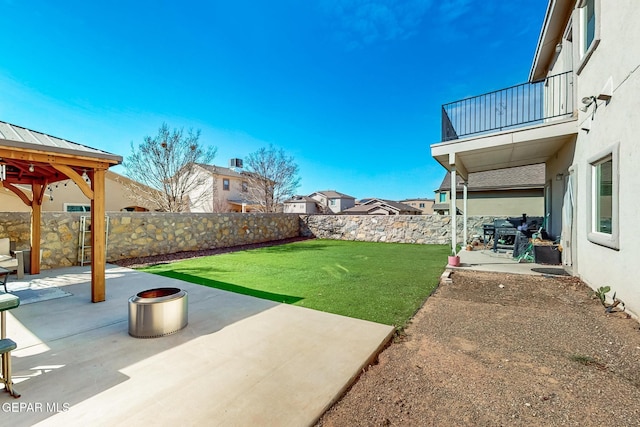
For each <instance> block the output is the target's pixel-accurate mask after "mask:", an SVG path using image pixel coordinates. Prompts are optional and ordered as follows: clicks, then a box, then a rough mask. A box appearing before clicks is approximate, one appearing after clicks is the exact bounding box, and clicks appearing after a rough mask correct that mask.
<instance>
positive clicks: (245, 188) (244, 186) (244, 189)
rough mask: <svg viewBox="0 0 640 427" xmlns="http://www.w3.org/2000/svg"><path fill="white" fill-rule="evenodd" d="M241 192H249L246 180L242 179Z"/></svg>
mask: <svg viewBox="0 0 640 427" xmlns="http://www.w3.org/2000/svg"><path fill="white" fill-rule="evenodd" d="M242 192H243V193H248V192H249V183H248V182H247V181H242Z"/></svg>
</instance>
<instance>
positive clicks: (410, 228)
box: [300, 215, 494, 244]
mask: <svg viewBox="0 0 640 427" xmlns="http://www.w3.org/2000/svg"><path fill="white" fill-rule="evenodd" d="M457 219H458V224H457V226H458V242H462V237H463V230H462V225H463V223H462V216H459V217H458V218H457ZM493 220H494V217H490V216H474V217H469V218H467V233H468V236H467V237H468V239H471V238H472V237H473V235H474V234H479V235H482V233H483V229H482V224H488V223H493ZM300 234H301V235H302V236H307V237H313V236H315V237H317V238H321V239H333V240H361V241H366V242H399V243H418V244H448V243H450V242H451V217H450V216H448V215H389V216H382V215H381V216H375V215H301V216H300Z"/></svg>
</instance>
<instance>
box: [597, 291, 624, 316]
mask: <svg viewBox="0 0 640 427" xmlns="http://www.w3.org/2000/svg"><path fill="white" fill-rule="evenodd" d="M610 291H611V286H600V287H599V288H598V289H596V290H595V291H592V292H591V297H592V298H597V299H599V300H600V303H601V304H602V306H603V307H604V308H605V312H607V313H612V312H613V310H614V309H615V308H616V307H622V310H621V311H624V309H625V306H624V302H622V300H621V299H619V298H616V292H614V293H613V297H612V298H611V299H612V301H613V302H612V303H611V304H608V303H607V293H608V292H610Z"/></svg>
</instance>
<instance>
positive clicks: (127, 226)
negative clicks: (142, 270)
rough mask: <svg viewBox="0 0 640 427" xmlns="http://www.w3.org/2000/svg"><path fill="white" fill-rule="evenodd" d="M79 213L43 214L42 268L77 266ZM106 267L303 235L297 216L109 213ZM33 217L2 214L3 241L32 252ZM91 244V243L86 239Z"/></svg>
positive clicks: (0, 234)
mask: <svg viewBox="0 0 640 427" xmlns="http://www.w3.org/2000/svg"><path fill="white" fill-rule="evenodd" d="M81 215H82V214H79V213H66V212H43V214H42V221H41V227H42V235H41V249H42V264H41V266H42V268H43V269H46V268H56V267H66V266H70V265H77V264H78V260H79V256H78V255H79V241H80V216H81ZM108 216H109V235H108V244H107V261H116V260H119V259H125V258H134V257H142V256H153V255H160V254H168V253H176V252H183V251H194V250H202V249H212V248H220V247H231V246H238V245H244V244H251V243H262V242H267V241H273V240H281V239H287V238H291V237H297V236H299V235H300V230H299V219H298V215H297V214H240V213H239V214H234V213H226V214H210V213H202V214H196V213H189V214H176V213H148V212H139V213H138V212H109V213H108ZM30 233H31V232H30V213H16V212H3V213H0V237H9V238H11V240H14V241H16V248H17V249H19V250H20V249H23V250H24V249H29V248H30ZM87 241H88V239H87Z"/></svg>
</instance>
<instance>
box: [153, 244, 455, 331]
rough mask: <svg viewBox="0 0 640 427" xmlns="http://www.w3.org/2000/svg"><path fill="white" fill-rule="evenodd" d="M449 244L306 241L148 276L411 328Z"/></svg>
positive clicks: (162, 268)
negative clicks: (415, 314)
mask: <svg viewBox="0 0 640 427" xmlns="http://www.w3.org/2000/svg"><path fill="white" fill-rule="evenodd" d="M448 254H449V249H448V246H446V245H414V244H402V243H369V242H353V241H338V240H306V241H302V242H296V243H290V244H286V245H279V246H270V247H265V248H261V249H254V250H247V251H240V252H232V253H228V254H223V255H214V256H209V257H203V258H193V259H189V260H185V261H180V262H175V263H171V264H162V265H156V266H152V267H147V268H145V269H143V270H144V271H146V272H149V273H154V274H160V275H163V276H167V277H172V278H175V279H180V280H184V281H187V282H191V283H197V284H201V285H206V286H211V287H214V288H218V289H223V290H227V291H232V292H237V293H241V294H246V295H252V296H256V297H260V298H265V299H269V300H272V301H277V302H285V303H288V304H294V305H299V306H303V307H308V308H313V309H316V310H321V311H326V312H329V313H336V314H341V315H344V316H349V317H355V318H359V319H365V320H371V321H374V322H379V323H384V324H387V325H394V326H396V327H403V326H404V325H405V324H406V323H407V321H408V320H409V319H410V318H411V317H412V316H413V314H414V313H415V312H416V310H417V309H418V308H420V306H421V305H422V303H423V302H424V300H425V299H426V298H427V297H428V296H429V295H430V294H431V292H432V291H433V289H434V288H435V287H436V286H437V284H438V280H439V278H440V275H441V274H442V271H443V270H444V267H445V265H446V264H447V255H448Z"/></svg>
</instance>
